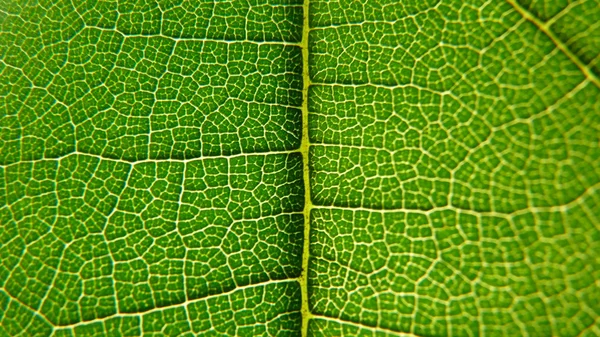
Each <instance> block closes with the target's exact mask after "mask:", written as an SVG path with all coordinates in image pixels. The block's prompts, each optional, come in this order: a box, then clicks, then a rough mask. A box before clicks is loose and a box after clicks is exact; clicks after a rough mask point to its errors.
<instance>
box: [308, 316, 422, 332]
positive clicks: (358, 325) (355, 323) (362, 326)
mask: <svg viewBox="0 0 600 337" xmlns="http://www.w3.org/2000/svg"><path fill="white" fill-rule="evenodd" d="M312 319H315V320H323V321H329V322H333V323H338V324H346V325H354V326H356V327H358V328H361V329H367V330H371V331H374V332H380V333H385V334H387V335H390V336H401V337H419V336H418V335H416V334H413V333H410V332H400V331H396V330H392V329H387V328H381V327H375V326H370V325H366V324H361V323H357V322H352V321H348V320H344V319H341V318H334V317H329V316H323V315H313V317H312Z"/></svg>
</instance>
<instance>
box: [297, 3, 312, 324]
mask: <svg viewBox="0 0 600 337" xmlns="http://www.w3.org/2000/svg"><path fill="white" fill-rule="evenodd" d="M308 2H309V0H304V3H303V15H304V21H303V24H302V42H301V44H300V46H301V48H302V82H303V88H302V143H301V145H300V152H301V153H302V165H303V167H302V170H303V174H304V246H303V250H302V274H301V275H300V280H299V281H300V288H301V290H302V291H301V293H302V308H301V311H300V312H301V314H302V333H301V336H308V321H309V320H310V317H311V313H310V308H309V306H308V258H309V247H310V210H311V209H312V206H313V205H312V201H311V199H310V180H309V178H310V176H309V165H308V152H309V151H308V150H309V145H310V144H309V138H308V87H309V86H310V74H309V69H308V32H309V21H308V14H309V13H308V7H309V6H308Z"/></svg>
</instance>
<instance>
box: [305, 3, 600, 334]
mask: <svg viewBox="0 0 600 337" xmlns="http://www.w3.org/2000/svg"><path fill="white" fill-rule="evenodd" d="M310 6H311V7H310V10H311V11H310V14H311V15H310V19H311V21H310V33H309V34H310V37H309V43H310V56H311V58H310V59H309V61H310V64H309V70H310V76H311V77H310V79H311V87H310V91H309V95H308V108H309V111H310V114H309V136H310V143H311V148H310V170H311V177H310V193H311V196H312V201H313V203H314V208H313V210H312V212H311V218H310V230H311V232H310V248H309V249H310V254H309V255H310V268H309V274H308V284H309V293H310V297H309V303H310V311H311V314H312V319H310V321H309V323H308V332H309V334H310V335H314V336H327V335H328V336H356V335H361V336H375V335H378V336H379V335H381V336H383V335H389V334H392V335H394V334H401V333H406V334H409V335H411V336H412V335H416V336H476V335H490V336H492V335H493V336H525V335H529V336H576V335H581V336H583V335H585V336H595V335H598V334H600V324H599V323H598V317H599V316H600V288H599V285H598V280H599V279H600V273H599V272H600V260H599V259H598V256H599V254H598V252H600V227H598V225H599V223H600V222H599V220H600V218H599V217H598V216H599V215H600V198H599V197H600V194H599V193H598V186H600V160H599V158H600V146H599V145H600V100H598V97H600V91H599V88H600V81H599V80H598V77H599V75H600V68H599V67H598V66H599V63H598V62H599V60H600V57H599V56H600V55H599V52H600V48H598V47H599V45H598V41H600V33H599V32H600V31H599V30H598V29H597V27H596V26H597V21H598V18H599V17H600V10H599V8H600V7H599V6H598V2H597V1H580V2H573V3H571V4H568V3H566V1H565V2H564V3H563V2H562V1H536V2H535V1H534V2H531V3H529V1H525V3H521V4H519V3H517V2H516V1H508V2H503V1H490V2H483V1H481V2H480V1H467V2H464V1H423V2H414V3H413V4H411V3H410V2H406V1H384V2H378V1H366V2H357V1H344V0H340V1H321V0H313V1H311V2H310Z"/></svg>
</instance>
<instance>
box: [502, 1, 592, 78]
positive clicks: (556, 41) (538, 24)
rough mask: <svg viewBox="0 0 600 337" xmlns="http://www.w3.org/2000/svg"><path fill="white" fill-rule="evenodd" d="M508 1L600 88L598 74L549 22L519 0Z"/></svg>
mask: <svg viewBox="0 0 600 337" xmlns="http://www.w3.org/2000/svg"><path fill="white" fill-rule="evenodd" d="M506 1H507V2H508V3H509V4H510V5H511V6H513V8H514V9H515V10H516V11H517V12H518V13H519V14H521V16H523V18H525V20H527V21H529V22H531V23H533V24H534V25H535V26H536V27H537V28H538V29H539V30H541V31H542V32H543V33H544V34H546V36H548V37H549V38H550V40H552V42H554V44H555V45H556V47H557V48H558V49H559V50H560V51H562V52H563V53H564V54H565V55H566V56H567V57H568V58H569V59H570V60H571V62H573V63H574V64H575V65H576V66H577V68H579V70H580V71H581V72H582V73H583V74H584V76H585V77H586V78H587V79H588V80H589V81H590V82H592V83H594V85H596V87H598V88H600V78H598V76H596V74H594V72H593V71H592V70H591V69H590V67H588V65H587V64H585V63H584V62H583V61H582V60H581V59H580V58H579V57H578V56H577V55H575V53H573V52H572V51H571V50H570V49H569V47H567V45H565V44H564V43H563V41H561V39H559V38H558V37H557V36H556V35H555V34H554V32H552V30H551V29H550V25H549V24H548V23H547V22H543V21H541V20H540V19H538V18H537V17H535V16H534V15H533V14H531V13H530V12H529V11H528V10H526V9H525V8H523V7H522V6H521V5H519V4H518V3H517V1H515V0H506Z"/></svg>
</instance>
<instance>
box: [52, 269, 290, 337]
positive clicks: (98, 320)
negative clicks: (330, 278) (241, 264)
mask: <svg viewBox="0 0 600 337" xmlns="http://www.w3.org/2000/svg"><path fill="white" fill-rule="evenodd" d="M290 282H296V281H295V280H294V279H283V280H269V281H266V282H260V283H254V284H248V285H245V286H240V287H235V288H233V289H231V290H229V291H225V292H222V293H218V294H210V295H207V296H204V297H199V298H194V299H190V300H186V301H184V302H181V303H175V304H171V305H167V306H164V307H155V308H152V309H149V310H145V311H139V312H131V313H116V314H113V315H109V316H105V317H102V318H96V319H92V320H89V321H81V322H76V323H72V324H64V325H56V326H55V330H59V329H72V328H75V327H78V326H82V325H88V324H93V323H103V322H105V321H107V320H109V319H112V318H122V317H140V316H143V315H146V314H150V313H153V312H158V311H165V310H169V309H173V308H179V307H187V306H188V305H190V304H193V303H195V302H200V301H204V300H208V299H211V298H215V297H221V296H228V295H231V294H233V293H235V292H238V291H243V290H246V289H249V288H258V287H263V286H267V285H269V284H278V283H290Z"/></svg>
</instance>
